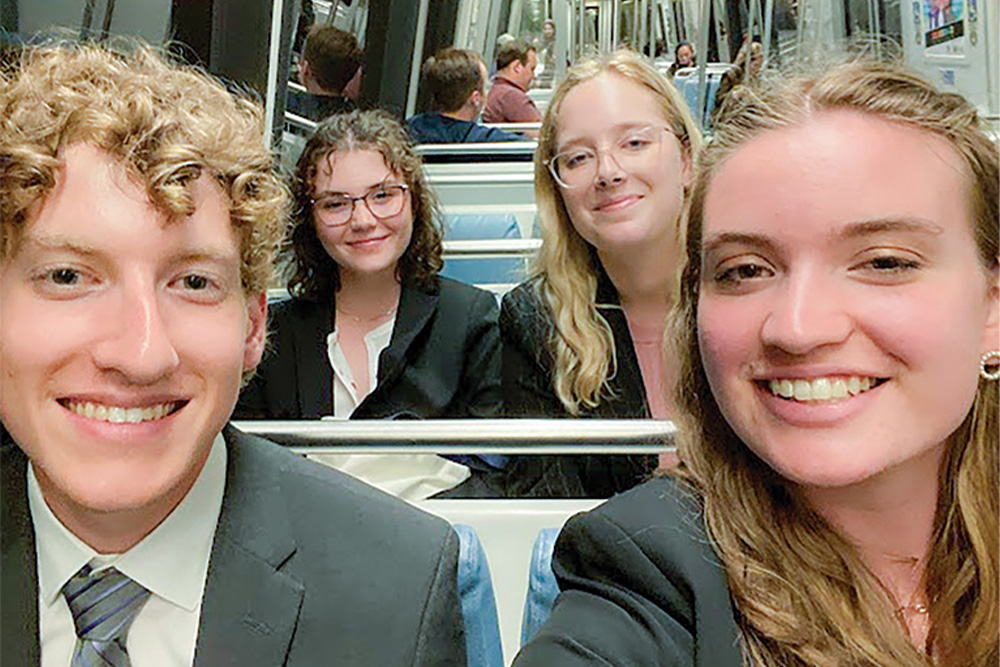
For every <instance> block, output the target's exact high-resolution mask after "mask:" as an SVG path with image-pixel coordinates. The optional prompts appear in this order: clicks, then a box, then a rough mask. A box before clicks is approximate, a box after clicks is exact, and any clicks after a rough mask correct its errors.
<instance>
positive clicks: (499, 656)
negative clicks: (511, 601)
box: [452, 523, 503, 667]
mask: <svg viewBox="0 0 1000 667" xmlns="http://www.w3.org/2000/svg"><path fill="white" fill-rule="evenodd" d="M452 529H453V530H454V531H455V533H456V534H457V535H458V542H459V551H458V597H459V601H460V602H461V605H462V620H463V621H464V623H465V650H466V654H467V657H468V663H469V664H470V665H477V666H479V665H481V666H482V667H503V646H502V645H501V643H500V622H499V620H498V618H497V603H496V597H495V596H494V594H493V578H492V577H491V576H490V565H489V562H488V561H487V559H486V551H485V550H484V549H483V544H482V542H480V541H479V536H478V535H476V531H475V530H474V529H473V528H472V527H471V526H467V525H465V524H460V523H457V524H454V525H453V526H452Z"/></svg>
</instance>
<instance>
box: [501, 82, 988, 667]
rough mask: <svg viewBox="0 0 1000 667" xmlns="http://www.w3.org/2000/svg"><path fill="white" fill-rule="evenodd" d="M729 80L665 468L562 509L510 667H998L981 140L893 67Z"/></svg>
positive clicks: (959, 103)
mask: <svg viewBox="0 0 1000 667" xmlns="http://www.w3.org/2000/svg"><path fill="white" fill-rule="evenodd" d="M732 95H733V99H732V100H731V101H730V102H729V106H728V108H727V110H726V118H724V119H723V122H722V124H721V126H720V127H719V128H718V130H717V133H716V135H715V137H714V139H713V141H712V143H711V145H710V146H709V147H708V148H707V149H706V151H705V153H704V155H703V156H702V159H701V161H700V164H699V168H698V174H697V178H696V183H695V186H694V189H693V192H692V204H691V211H690V219H689V222H688V226H687V238H686V257H685V261H686V264H685V267H684V270H683V274H682V279H681V280H682V284H681V289H680V298H679V304H678V307H677V308H676V309H675V313H674V318H673V323H672V324H673V327H672V328H673V333H674V336H673V340H674V341H675V344H676V347H677V353H678V354H679V355H680V356H681V359H682V376H681V377H682V378H683V382H682V383H681V385H680V386H679V387H678V390H677V392H676V400H677V402H678V410H679V414H678V419H677V421H678V422H679V426H680V428H681V433H682V435H681V440H680V457H681V460H682V464H681V466H680V468H679V469H678V477H679V481H678V480H677V479H659V480H654V481H653V482H650V483H648V484H646V485H644V486H643V487H640V488H639V489H636V490H634V491H632V492H630V493H628V494H624V495H622V496H619V497H618V498H616V499H614V500H613V501H611V502H609V503H607V504H605V505H604V506H602V507H601V508H599V509H597V510H595V511H594V512H591V513H589V514H586V515H582V516H580V517H577V518H575V519H573V520H571V521H570V522H569V523H568V524H567V527H566V528H565V529H564V531H563V534H562V536H561V537H560V541H559V543H558V545H557V547H556V558H555V564H554V570H555V572H556V575H557V577H558V578H559V581H560V585H561V588H562V590H563V591H564V592H563V594H562V596H561V597H560V598H559V601H558V603H557V604H556V607H555V610H554V612H553V616H552V618H551V619H550V622H549V624H548V625H547V626H546V627H545V628H543V630H542V631H541V633H540V634H539V636H538V637H537V638H536V640H535V642H534V643H533V644H532V645H530V646H529V647H527V648H526V649H525V650H524V651H523V652H522V654H521V656H519V659H518V661H517V664H518V666H519V667H521V666H523V665H546V666H547V667H551V666H558V665H577V664H601V665H607V664H613V665H626V664H628V665H633V664H643V665H650V664H660V665H705V666H708V665H711V666H712V667H725V666H727V665H730V666H736V665H740V664H750V665H767V666H770V665H809V666H815V665H821V666H824V665H830V666H833V665H908V666H918V665H949V666H959V665H961V666H962V667H970V666H977V667H978V666H982V667H985V666H986V665H996V664H997V660H998V658H1000V654H998V623H1000V612H998V606H1000V604H998V554H997V550H996V545H997V541H998V538H1000V531H998V499H997V496H998V486H1000V482H998V473H997V466H998V443H997V430H998V426H997V412H998V405H997V400H998V396H997V378H998V376H1000V352H998V351H997V349H998V347H1000V331H998V329H1000V325H998V319H1000V314H998V309H1000V305H998V301H1000V297H998V290H1000V288H998V265H997V256H998V250H997V225H998V180H1000V176H998V165H997V161H998V160H997V149H996V146H995V145H994V144H993V143H992V142H991V141H990V140H989V139H988V138H987V136H986V135H985V134H984V133H983V132H982V131H981V129H980V126H979V121H978V118H977V116H976V112H975V110H974V108H973V107H971V106H970V105H969V104H967V103H966V102H965V101H964V100H962V99H961V98H960V97H958V96H956V95H951V94H942V93H939V92H937V91H935V90H934V89H933V88H932V87H931V86H930V85H929V84H927V83H926V82H924V81H923V80H921V79H918V78H916V77H915V76H913V75H912V74H910V73H909V72H908V71H906V70H903V69H901V68H897V67H894V66H886V65H878V64H873V63H852V64H846V65H842V66H839V67H836V68H832V69H830V70H829V71H827V72H825V73H823V74H822V75H820V76H818V77H816V78H811V79H793V80H785V81H782V82H776V83H775V84H774V85H773V86H772V87H767V86H766V85H765V86H764V87H762V88H761V89H760V90H747V89H740V90H736V91H734V92H733V93H732Z"/></svg>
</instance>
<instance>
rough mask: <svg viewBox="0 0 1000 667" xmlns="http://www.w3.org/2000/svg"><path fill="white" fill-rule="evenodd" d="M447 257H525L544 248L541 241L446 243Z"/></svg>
mask: <svg viewBox="0 0 1000 667" xmlns="http://www.w3.org/2000/svg"><path fill="white" fill-rule="evenodd" d="M442 245H443V246H444V256H445V257H446V258H447V257H465V258H470V257H476V258H486V257H510V256H515V257H524V256H528V255H532V254H534V253H535V252H537V251H538V249H539V248H541V247H542V240H541V239H482V240H471V241H444V242H443V243H442Z"/></svg>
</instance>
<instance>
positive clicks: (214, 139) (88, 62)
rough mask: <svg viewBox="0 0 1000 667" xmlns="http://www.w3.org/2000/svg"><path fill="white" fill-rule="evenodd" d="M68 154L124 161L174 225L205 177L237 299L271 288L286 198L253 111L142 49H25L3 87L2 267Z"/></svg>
mask: <svg viewBox="0 0 1000 667" xmlns="http://www.w3.org/2000/svg"><path fill="white" fill-rule="evenodd" d="M76 142H86V143H89V144H92V145H93V146H96V147H97V148H99V149H101V150H103V151H105V152H107V153H109V154H110V155H112V156H113V157H114V158H116V159H117V160H120V161H121V162H122V163H123V164H124V165H125V166H126V167H127V168H128V169H129V171H130V172H131V173H132V175H133V176H135V177H136V178H137V179H138V182H140V183H142V184H143V185H144V186H145V188H146V193H147V195H148V196H149V199H150V201H151V202H153V204H155V205H156V206H157V207H159V208H161V209H162V210H164V211H166V212H169V213H171V214H174V215H187V214H190V213H191V212H192V210H193V207H194V202H193V198H192V195H191V193H190V191H189V185H190V184H191V183H192V182H193V181H194V180H195V179H197V178H198V177H199V176H200V175H201V174H208V175H210V176H211V177H213V178H214V179H215V180H216V182H218V184H219V185H220V187H221V188H222V191H223V192H224V193H225V194H226V197H227V201H228V204H229V211H230V217H231V220H232V223H233V226H234V227H235V228H236V230H237V233H238V235H239V239H240V256H241V257H240V259H241V266H240V276H241V282H242V287H243V290H244V292H245V293H246V294H256V293H260V292H263V291H264V290H265V289H266V288H267V285H268V282H269V281H270V278H271V270H272V258H273V255H274V253H275V251H276V250H277V247H278V243H279V241H280V238H281V236H282V233H283V230H284V224H285V219H286V215H287V209H288V201H289V197H288V194H287V191H286V188H285V187H284V186H283V185H282V183H281V181H280V180H279V179H278V178H277V177H276V176H275V174H274V171H273V168H274V163H273V160H272V156H271V153H270V151H269V150H268V147H267V143H266V138H265V133H264V121H263V113H262V112H261V109H260V106H259V105H258V104H256V103H255V102H252V101H251V100H249V99H247V98H244V97H241V96H238V95H233V94H231V93H230V92H228V91H227V90H226V89H225V88H224V87H223V86H222V85H221V84H220V83H219V82H218V81H216V80H215V79H213V78H212V77H210V76H209V75H207V74H206V73H204V72H203V71H201V70H198V69H195V68H191V67H185V66H183V65H180V64H176V63H173V62H171V61H170V60H169V59H168V58H167V57H166V56H164V55H160V54H158V53H157V52H155V51H154V50H153V49H152V48H151V47H149V46H148V45H145V44H143V43H141V42H139V41H138V40H122V41H118V42H116V43H115V44H113V45H110V46H97V45H94V44H81V43H76V42H69V41H65V42H55V43H50V44H45V45H41V46H37V47H31V48H28V49H26V50H25V51H24V52H23V54H22V55H21V58H20V62H19V63H18V65H17V66H16V67H15V68H14V69H13V71H12V72H11V73H10V75H9V76H7V77H5V78H4V79H3V80H0V259H4V260H6V259H8V258H9V257H10V256H11V255H12V254H13V253H14V252H15V251H16V250H17V246H18V243H19V241H20V239H21V236H22V233H23V231H24V227H25V225H26V224H27V222H28V219H29V216H30V212H31V210H32V207H33V205H34V204H35V203H37V202H39V201H41V200H42V199H44V198H45V197H46V196H47V195H48V193H49V192H50V191H51V189H52V188H53V186H54V185H55V182H56V172H57V171H58V170H59V167H60V164H61V158H60V152H61V151H62V150H63V149H64V148H65V147H66V146H68V145H70V144H73V143H76Z"/></svg>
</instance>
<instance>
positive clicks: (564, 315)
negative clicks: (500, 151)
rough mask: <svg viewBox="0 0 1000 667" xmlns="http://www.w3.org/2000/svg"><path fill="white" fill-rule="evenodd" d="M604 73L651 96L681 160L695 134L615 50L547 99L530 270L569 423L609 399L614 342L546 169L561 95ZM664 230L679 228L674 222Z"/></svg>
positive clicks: (657, 83)
mask: <svg viewBox="0 0 1000 667" xmlns="http://www.w3.org/2000/svg"><path fill="white" fill-rule="evenodd" d="M605 73H613V74H617V75H618V76H621V77H623V78H625V79H628V80H629V81H632V82H633V83H637V84H639V85H640V86H642V87H644V88H646V89H648V90H649V91H650V92H651V93H652V94H653V96H654V97H655V98H656V101H657V103H658V105H659V107H660V110H661V111H662V112H663V118H664V120H665V121H666V122H667V125H668V126H669V128H670V131H671V132H673V134H674V135H675V136H676V137H677V138H678V140H679V141H680V143H681V147H682V150H683V152H684V153H685V155H687V156H688V157H689V158H693V156H694V155H695V153H697V151H698V148H699V147H700V146H701V133H700V131H699V130H698V126H697V124H696V123H695V121H694V118H693V117H692V116H691V112H690V111H689V110H688V107H687V104H686V103H685V102H684V98H683V97H681V95H680V93H678V92H677V89H676V88H674V86H673V84H672V83H670V81H669V80H668V79H667V78H666V77H665V76H663V75H662V74H660V73H659V72H658V71H657V70H656V68H655V67H653V66H652V65H651V64H650V63H649V62H648V61H647V60H646V59H645V58H643V57H642V56H640V55H639V54H637V53H635V52H633V51H628V50H624V49H623V50H620V51H617V52H615V53H613V54H611V55H606V56H601V57H597V58H592V59H589V60H584V61H582V62H580V63H578V64H577V65H574V66H573V67H572V68H570V70H569V72H568V73H567V75H566V78H565V79H564V80H563V82H562V83H561V84H560V85H559V87H558V88H557V89H556V92H555V93H554V94H553V95H552V101H551V102H550V103H549V106H548V108H547V109H546V111H545V117H544V118H543V120H542V129H541V134H540V136H539V139H538V148H537V150H536V151H535V203H536V205H537V207H538V219H539V225H540V227H541V232H542V247H541V250H540V251H539V253H538V259H537V261H536V262H535V267H534V284H535V287H536V290H537V292H538V296H539V298H540V299H541V302H542V303H543V304H544V305H545V306H546V308H547V309H548V311H549V315H550V317H551V318H552V323H553V333H552V338H551V340H550V341H549V345H550V347H551V349H552V351H553V356H554V359H555V373H554V377H553V380H552V382H553V388H554V390H555V393H556V395H557V396H558V397H559V400H560V401H561V402H562V404H563V406H564V407H565V408H566V410H567V411H568V412H569V413H570V414H574V415H576V414H579V413H580V411H581V410H582V409H588V408H594V407H596V406H597V405H598V404H599V403H600V402H601V400H602V399H604V398H608V397H609V390H608V386H607V383H608V379H609V378H611V377H613V376H614V374H615V370H616V369H615V349H614V337H613V336H612V333H611V329H610V327H609V326H608V323H607V321H605V319H604V318H603V317H601V315H600V314H599V313H598V311H597V275H598V273H597V271H598V268H597V267H596V266H595V263H596V262H597V261H598V260H597V258H596V256H595V255H594V250H593V247H592V246H591V245H590V244H589V243H587V242H586V241H585V240H584V239H583V237H582V236H580V234H579V233H577V231H576V229H575V228H574V227H573V223H572V222H571V221H570V219H569V213H568V212H567V211H566V204H565V202H564V201H563V198H562V194H561V192H560V190H559V188H558V186H557V184H556V182H555V180H554V179H553V178H552V174H551V173H550V172H549V169H548V166H547V164H548V161H549V160H551V159H552V157H553V156H554V155H555V151H556V146H557V142H558V134H559V114H560V112H561V109H562V102H563V100H564V99H566V95H567V94H568V93H569V92H570V91H571V90H573V89H574V88H575V87H577V86H578V85H580V84H581V83H584V82H586V81H589V80H591V79H594V78H596V77H598V76H600V75H601V74H605ZM685 195H686V192H685ZM682 216H683V214H682ZM672 222H674V224H675V225H678V226H679V225H680V220H676V221H672Z"/></svg>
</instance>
